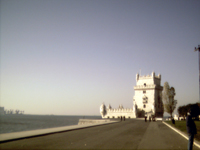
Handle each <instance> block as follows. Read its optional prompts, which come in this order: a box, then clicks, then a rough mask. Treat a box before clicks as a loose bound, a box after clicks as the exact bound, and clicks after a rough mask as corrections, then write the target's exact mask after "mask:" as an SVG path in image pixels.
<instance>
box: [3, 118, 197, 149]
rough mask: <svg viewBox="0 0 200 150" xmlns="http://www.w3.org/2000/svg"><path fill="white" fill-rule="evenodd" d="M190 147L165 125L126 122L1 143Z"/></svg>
mask: <svg viewBox="0 0 200 150" xmlns="http://www.w3.org/2000/svg"><path fill="white" fill-rule="evenodd" d="M187 143H188V141H187V140H186V139H185V138H184V137H182V136H181V135H179V134H177V133H176V132H174V131H173V130H172V129H170V128H169V127H168V126H166V125H165V124H163V123H162V122H159V121H158V122H144V121H142V120H126V121H122V122H117V123H113V124H107V125H101V126H95V127H90V128H85V129H79V130H72V131H67V132H62V133H55V134H49V135H45V136H39V137H33V138H27V139H21V140H16V141H10V142H6V143H1V144H0V149H187ZM194 149H198V148H197V147H196V146H194Z"/></svg>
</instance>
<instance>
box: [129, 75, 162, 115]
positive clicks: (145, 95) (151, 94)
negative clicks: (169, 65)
mask: <svg viewBox="0 0 200 150" xmlns="http://www.w3.org/2000/svg"><path fill="white" fill-rule="evenodd" d="M160 83H161V75H160V74H159V75H158V76H155V73H154V72H152V75H147V76H140V75H139V74H136V86H134V90H135V96H134V97H133V103H134V104H135V108H136V109H137V112H139V111H140V112H143V114H142V116H140V117H144V115H145V116H147V117H149V116H152V115H153V116H155V117H163V113H164V110H163V103H162V98H161V92H162V90H163V87H162V86H161V85H160Z"/></svg>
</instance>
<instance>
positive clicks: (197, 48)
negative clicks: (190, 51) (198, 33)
mask: <svg viewBox="0 0 200 150" xmlns="http://www.w3.org/2000/svg"><path fill="white" fill-rule="evenodd" d="M194 51H195V52H196V51H199V102H200V45H198V47H195V48H194Z"/></svg>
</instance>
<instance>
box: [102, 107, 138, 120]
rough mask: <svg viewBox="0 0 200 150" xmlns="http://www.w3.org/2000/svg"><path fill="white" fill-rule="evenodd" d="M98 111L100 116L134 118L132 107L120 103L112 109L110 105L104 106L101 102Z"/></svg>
mask: <svg viewBox="0 0 200 150" xmlns="http://www.w3.org/2000/svg"><path fill="white" fill-rule="evenodd" d="M100 113H101V116H102V118H121V117H123V118H124V117H125V118H136V116H135V110H134V109H132V108H123V106H122V105H119V108H116V109H113V108H112V107H111V106H110V105H108V107H107V108H106V106H105V105H104V104H102V105H101V107H100Z"/></svg>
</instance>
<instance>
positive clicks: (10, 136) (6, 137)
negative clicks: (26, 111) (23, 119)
mask: <svg viewBox="0 0 200 150" xmlns="http://www.w3.org/2000/svg"><path fill="white" fill-rule="evenodd" d="M116 122H118V120H90V119H85V120H84V119H80V122H79V124H78V125H72V126H65V127H57V128H48V129H38V130H31V131H23V132H13V133H5V134H0V143H2V142H7V141H13V140H18V139H24V138H30V137H37V136H42V135H48V134H53V133H59V132H66V131H71V130H77V129H83V128H89V127H94V126H99V125H105V124H111V123H116Z"/></svg>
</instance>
